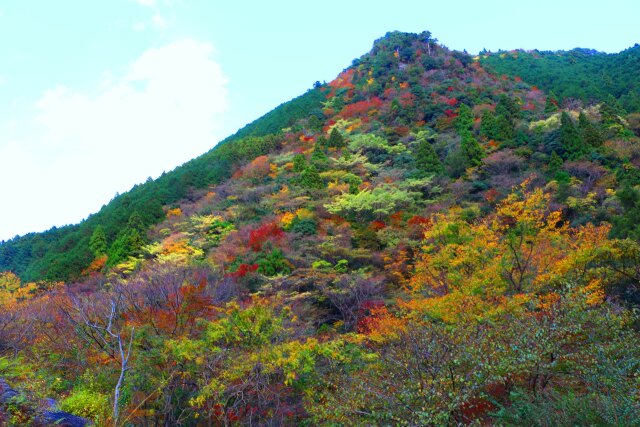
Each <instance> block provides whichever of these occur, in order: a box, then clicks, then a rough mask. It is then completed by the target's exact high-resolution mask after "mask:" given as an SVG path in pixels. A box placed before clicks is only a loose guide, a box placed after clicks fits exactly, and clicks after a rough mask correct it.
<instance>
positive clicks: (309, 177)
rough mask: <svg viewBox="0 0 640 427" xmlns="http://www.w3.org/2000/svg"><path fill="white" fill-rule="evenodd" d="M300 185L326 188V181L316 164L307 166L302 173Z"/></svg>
mask: <svg viewBox="0 0 640 427" xmlns="http://www.w3.org/2000/svg"><path fill="white" fill-rule="evenodd" d="M299 182H300V186H301V187H304V188H308V189H314V188H315V189H322V188H324V181H323V180H322V177H321V176H320V174H319V173H318V169H316V167H315V166H314V165H309V166H307V167H305V168H304V169H303V171H302V173H301V174H300V180H299Z"/></svg>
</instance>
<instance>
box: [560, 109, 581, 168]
mask: <svg viewBox="0 0 640 427" xmlns="http://www.w3.org/2000/svg"><path fill="white" fill-rule="evenodd" d="M560 144H562V149H563V150H564V158H565V159H570V160H575V159H578V158H580V157H582V156H583V155H584V154H585V145H584V144H583V143H582V141H581V139H580V133H579V132H578V129H577V128H576V126H575V125H574V124H573V120H572V119H571V117H570V116H569V114H568V113H567V112H566V111H563V112H562V115H561V116H560Z"/></svg>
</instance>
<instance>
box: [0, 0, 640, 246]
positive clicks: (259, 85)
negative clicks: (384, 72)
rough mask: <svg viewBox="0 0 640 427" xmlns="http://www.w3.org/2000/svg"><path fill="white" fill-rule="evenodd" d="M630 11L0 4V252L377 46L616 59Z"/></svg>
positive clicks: (622, 1) (327, 4)
mask: <svg viewBox="0 0 640 427" xmlns="http://www.w3.org/2000/svg"><path fill="white" fill-rule="evenodd" d="M638 17H640V2H639V1H637V0H610V1H608V2H595V1H593V2H589V1H584V0H583V1H562V2H561V1H558V0H555V1H551V0H539V1H535V2H524V1H520V2H517V1H513V0H511V1H506V0H495V1H484V2H479V1H450V2H443V1H438V2H434V1H429V0H422V1H418V0H415V1H404V0H395V1H392V2H378V1H374V0H370V1H366V2H365V1H345V0H340V1H336V0H329V1H318V2H303V1H299V0H298V1H277V0H273V1H268V2H267V1H233V2H232V1H225V2H222V1H213V0H210V1H205V0H108V1H107V0H57V1H44V0H37V1H36V0H0V200H1V201H2V202H0V240H1V239H7V238H10V237H12V236H14V235H16V234H24V233H26V232H30V231H42V230H44V229H47V228H49V227H51V226H53V225H57V226H61V225H64V224H68V223H75V222H78V221H80V220H82V219H83V218H85V217H86V216H87V215H88V214H90V213H92V212H95V211H97V210H98V209H99V208H100V207H101V206H102V204H104V203H107V202H108V201H109V200H110V199H111V198H112V197H113V195H114V194H115V193H116V192H123V191H126V190H127V189H129V188H130V187H131V186H132V185H133V184H135V183H138V182H142V181H144V180H145V179H146V178H147V177H148V176H152V177H156V176H158V175H159V174H160V173H162V171H165V170H166V171H168V170H171V169H173V168H174V167H175V166H177V165H179V164H181V163H183V162H185V161H187V160H189V159H190V158H192V157H194V156H196V155H198V154H201V153H203V152H205V151H206V150H208V149H209V148H210V147H212V146H213V145H215V143H216V142H218V141H219V140H221V139H223V138H224V137H226V136H228V135H230V134H232V133H234V132H235V131H236V130H237V129H238V128H239V127H241V126H243V125H244V124H246V123H248V122H250V121H252V120H254V119H255V118H257V117H259V116H260V115H262V114H264V113H265V112H267V111H269V110H270V109H272V108H273V107H275V106H276V105H278V104H280V103H282V102H284V101H287V100H289V99H291V98H292V97H294V96H297V95H299V94H301V93H302V92H304V91H305V90H307V89H308V88H310V87H311V85H312V84H313V83H314V82H315V81H316V80H320V81H323V80H326V81H329V80H331V79H332V78H333V77H335V75H336V74H337V73H338V72H339V71H341V70H342V69H343V68H345V67H347V66H348V65H349V64H350V63H351V60H352V59H354V58H356V57H358V56H360V55H362V54H364V53H365V52H367V51H368V50H369V49H370V48H371V45H372V43H373V40H374V39H376V38H378V37H381V36H383V35H384V34H385V33H386V32H387V31H392V30H401V31H410V32H420V31H423V30H429V31H431V32H432V33H433V35H434V36H435V37H437V38H438V39H439V40H440V41H441V42H442V43H444V44H445V45H447V46H448V47H450V48H454V49H459V50H462V49H466V50H467V51H469V52H472V53H473V52H478V51H479V50H481V49H483V48H487V49H489V50H498V49H501V48H502V49H513V48H524V49H533V48H538V49H553V50H555V49H571V48H574V47H588V48H594V49H598V50H601V51H606V52H617V51H620V50H622V49H625V48H627V47H629V46H632V45H633V44H634V43H637V42H640V26H639V25H638V24H637V19H638Z"/></svg>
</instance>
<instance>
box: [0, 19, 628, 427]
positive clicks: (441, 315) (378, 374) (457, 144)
mask: <svg viewBox="0 0 640 427" xmlns="http://www.w3.org/2000/svg"><path fill="white" fill-rule="evenodd" d="M632 51H633V49H632ZM623 54H624V53H622V54H620V55H623ZM508 55H521V56H525V55H531V57H532V58H533V57H534V55H537V54H524V53H511V54H505V56H504V57H502V58H501V57H500V56H499V55H498V56H497V58H494V55H489V56H488V57H485V55H483V57H482V58H480V57H478V58H474V57H472V56H470V55H468V54H466V53H463V52H457V51H451V50H449V49H447V48H445V47H443V46H442V45H440V44H438V43H437V42H436V41H435V39H433V38H432V37H431V34H430V33H429V32H424V33H421V34H409V33H400V32H392V33H388V34H387V35H386V36H385V37H383V38H381V39H379V40H376V41H375V43H374V45H373V49H372V50H371V52H369V53H367V54H365V55H363V56H362V57H360V58H357V59H355V60H354V61H353V63H352V64H351V65H350V66H349V67H347V68H346V69H344V70H343V71H342V72H340V73H339V74H338V76H337V77H336V78H335V79H334V80H333V81H331V82H329V83H328V84H324V85H317V87H316V88H314V89H313V90H310V91H309V92H307V93H306V94H305V95H303V96H301V97H300V98H296V99H294V100H293V101H291V102H290V103H287V104H283V105H282V106H280V107H278V108H277V109H275V110H274V111H272V112H271V113H269V114H267V115H266V116H264V117H263V118H262V119H259V120H258V121H256V122H254V123H253V124H251V125H248V126H247V127H245V128H243V129H241V130H240V131H239V132H238V133H237V134H236V135H235V136H233V137H231V138H229V139H227V140H226V141H223V142H222V143H221V144H219V145H218V146H217V147H215V148H214V149H212V150H211V151H210V152H208V153H206V154H204V155H203V156H201V157H199V158H197V159H194V160H193V161H191V162H189V163H187V164H185V165H183V166H181V167H180V168H178V169H176V170H175V171H173V172H170V173H167V174H165V175H163V176H162V177H160V178H159V179H157V180H155V181H150V182H148V183H145V184H143V185H140V186H137V187H135V188H134V189H133V190H132V191H131V192H128V193H126V194H123V195H121V196H118V197H116V198H115V199H114V200H113V201H111V203H110V204H108V205H106V206H105V207H104V208H103V209H102V211H101V212H100V213H98V214H96V215H94V216H91V217H90V218H88V219H87V220H86V221H85V222H83V223H82V224H80V225H78V226H70V227H66V228H63V229H58V230H51V231H49V232H47V233H42V234H32V235H28V236H24V237H21V238H16V239H14V240H12V241H9V242H5V243H4V244H2V245H0V254H1V256H2V261H1V267H2V269H5V270H7V271H6V272H4V273H0V377H2V378H5V379H6V381H7V382H8V383H10V384H12V386H13V387H15V388H17V389H19V390H20V392H21V393H22V394H21V398H20V399H14V400H11V401H8V402H9V403H6V402H5V401H3V400H0V424H2V423H3V422H4V423H6V424H8V425H28V423H29V422H34V423H37V422H39V420H40V419H41V416H40V414H41V412H42V401H43V400H42V399H44V398H45V397H54V398H55V399H57V401H58V402H59V408H60V409H61V410H63V411H68V412H70V413H73V414H75V415H77V416H82V417H85V418H87V419H90V420H92V421H93V422H95V423H96V425H100V426H102V425H105V426H106V425H115V426H129V425H140V426H148V425H172V426H173V425H179V426H212V425H215V426H218V425H219V426H228V425H309V426H316V425H327V426H337V425H362V426H370V425H436V426H440V425H495V426H505V425H506V426H521V425H539V426H551V425H553V426H556V425H558V426H573V425H624V426H626V425H640V395H639V394H638V390H639V389H640V347H639V346H638V345H637V343H638V342H640V341H639V338H640V334H639V331H638V327H639V325H640V323H639V321H638V320H639V319H638V315H637V309H638V308H639V306H640V291H639V289H638V283H639V280H640V242H639V241H638V239H640V225H639V224H640V188H639V186H640V145H639V143H640V138H639V137H638V134H637V132H638V126H637V120H636V119H637V114H638V113H640V111H639V110H638V109H637V107H636V106H637V105H638V104H637V102H638V99H637V97H635V95H629V94H631V93H632V92H624V91H620V92H615V91H609V89H607V88H606V87H604V86H603V87H600V86H598V87H595V88H591V89H588V90H589V92H587V93H586V94H585V96H584V97H583V96H581V95H577V94H575V93H574V92H571V89H569V88H568V89H567V92H564V91H563V88H564V86H558V87H556V86H553V87H550V89H551V90H553V93H554V95H552V94H551V91H549V92H547V91H546V90H545V89H546V87H545V86H544V85H543V84H542V83H540V82H539V81H536V80H535V78H539V79H541V80H544V79H546V78H547V77H544V76H542V77H541V76H537V74H535V73H533V72H532V75H533V76H532V77H530V80H529V75H525V74H524V72H518V73H517V74H512V70H511V69H509V70H507V69H506V68H505V69H502V68H500V67H501V65H500V64H501V61H505V62H507V61H512V62H513V61H517V58H516V59H510V58H509V57H508ZM558 55H559V57H563V55H564V54H558ZM542 56H543V57H544V55H542ZM593 57H597V58H599V59H598V61H601V62H602V64H605V65H601V67H602V68H598V67H600V65H594V64H595V62H594V63H592V62H590V61H592V59H593V58H592V56H591V55H587V54H586V53H584V52H582V53H580V55H577V56H575V58H574V59H575V61H576V62H577V63H581V61H583V60H584V61H586V62H585V64H584V69H585V70H587V69H588V70H596V69H598V70H600V71H601V72H605V71H602V70H613V69H616V70H617V71H619V75H620V76H623V75H628V76H631V75H635V74H637V71H640V68H639V67H638V66H636V65H634V64H635V63H633V62H621V64H624V65H620V67H622V68H624V69H617V68H615V67H613V66H611V67H612V68H607V67H609V65H606V64H608V62H607V61H608V60H609V59H614V60H617V59H616V58H617V57H615V56H607V55H605V56H603V57H600V56H599V54H598V55H593ZM531 60H533V59H531ZM536 60H537V59H536ZM543 60H544V59H543ZM598 63H600V62H598ZM509 64H511V62H509ZM505 67H506V66H505ZM626 67H628V68H626ZM634 67H635V68H634ZM523 68H526V67H523ZM498 70H499V71H498ZM513 70H515V68H514V69H513ZM529 71H530V70H529ZM594 72H596V71H594ZM607 72H608V71H607ZM620 81H621V80H620ZM554 82H555V80H554ZM556 83H557V82H556ZM556 83H554V84H556ZM614 83H615V84H618V80H614ZM612 84H613V83H612ZM634 87H635V86H634ZM600 91H604V92H600ZM627 95H628V96H627ZM569 98H573V99H569ZM0 270H1V269H0Z"/></svg>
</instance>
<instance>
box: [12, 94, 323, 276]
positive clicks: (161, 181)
mask: <svg viewBox="0 0 640 427" xmlns="http://www.w3.org/2000/svg"><path fill="white" fill-rule="evenodd" d="M323 100H324V94H323V93H322V92H321V91H320V90H319V89H318V88H314V89H312V90H309V91H308V92H306V93H305V94H303V95H301V96H299V97H297V98H294V99H292V100H291V101H289V102H286V103H284V104H281V105H280V106H278V107H276V108H275V109H273V110H272V111H270V112H269V113H267V114H265V115H264V116H263V117H261V118H259V119H257V120H256V121H254V122H252V123H250V124H248V125H246V126H245V127H243V128H242V129H240V130H239V131H238V132H237V133H235V134H234V135H232V136H230V137H228V138H226V139H225V140H223V141H221V142H220V143H219V144H218V145H217V146H216V147H214V148H213V149H211V150H210V151H209V152H207V153H205V154H203V155H202V156H200V157H197V158H195V159H193V160H191V161H189V162H187V163H185V164H183V165H182V166H179V167H177V168H176V169H174V170H173V171H171V172H168V173H165V174H163V175H162V176H160V177H159V178H158V179H156V180H150V181H147V182H145V183H143V184H139V185H135V186H134V187H133V188H132V189H131V190H130V191H128V192H126V193H124V194H121V195H118V196H116V197H115V198H114V199H113V200H111V201H110V202H109V203H108V204H106V205H105V206H103V207H102V209H100V211H99V212H97V213H96V214H93V215H91V216H89V217H88V218H87V219H86V220H85V221H83V222H81V223H80V224H77V225H68V226H64V227H59V228H58V227H54V228H52V229H51V230H48V231H45V232H42V233H29V234H27V235H24V236H20V237H15V238H13V239H10V240H8V241H6V242H3V243H0V271H13V272H14V273H16V274H18V275H19V276H20V277H21V278H22V279H23V280H28V281H34V280H42V279H46V280H69V279H71V278H74V277H78V275H80V273H81V272H82V271H83V270H84V269H85V268H86V267H87V266H88V265H89V263H90V262H91V260H92V258H93V255H92V253H91V250H90V248H89V240H90V237H91V234H92V233H93V230H94V229H95V228H96V226H97V225H101V226H102V227H103V228H104V230H105V232H106V237H107V239H108V241H110V242H111V241H113V240H114V239H116V238H117V236H118V235H119V234H120V232H121V230H122V229H123V228H124V227H125V226H126V225H127V223H128V221H129V219H130V218H131V216H132V215H133V214H134V212H136V213H137V216H139V219H140V221H141V222H142V225H143V228H147V227H148V226H150V225H152V224H155V223H156V222H158V221H159V220H160V219H161V218H163V217H164V212H163V211H162V206H163V205H170V204H172V203H175V202H177V201H179V200H182V199H184V198H187V197H189V195H190V194H192V193H193V192H194V191H197V190H198V189H202V188H205V187H206V186H208V185H210V184H213V183H216V182H219V181H220V180H222V179H225V178H228V177H229V176H230V173H231V170H232V167H233V165H235V164H237V163H238V162H242V161H244V160H246V159H251V158H253V157H255V156H257V155H259V154H264V153H265V152H266V151H265V150H267V151H268V150H269V149H271V148H273V147H270V146H267V147H264V146H261V145H260V144H254V143H255V141H254V140H253V139H252V138H254V137H261V136H265V135H268V134H277V133H279V132H280V131H281V129H282V128H285V127H287V126H290V125H291V124H293V123H294V122H295V121H296V120H298V119H300V118H302V117H306V116H307V115H308V114H314V113H315V114H322V110H321V109H320V108H321V107H322V104H321V101H323ZM81 196H82V195H78V197H81ZM43 214H44V213H43Z"/></svg>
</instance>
